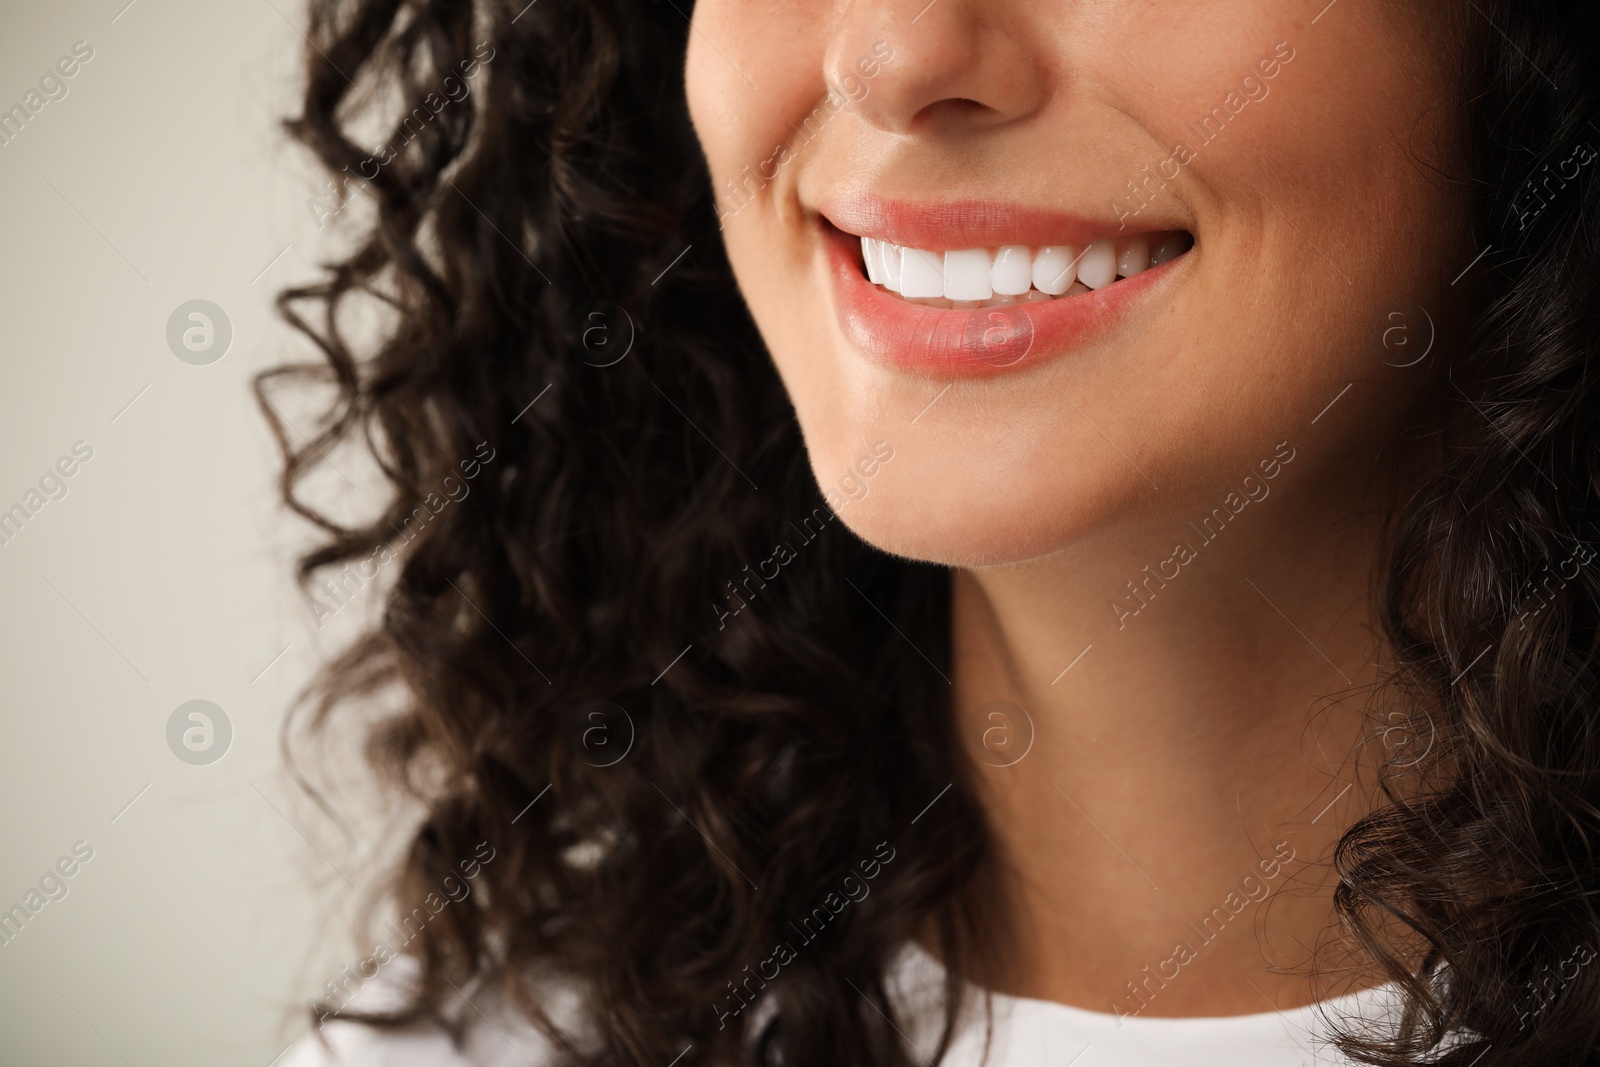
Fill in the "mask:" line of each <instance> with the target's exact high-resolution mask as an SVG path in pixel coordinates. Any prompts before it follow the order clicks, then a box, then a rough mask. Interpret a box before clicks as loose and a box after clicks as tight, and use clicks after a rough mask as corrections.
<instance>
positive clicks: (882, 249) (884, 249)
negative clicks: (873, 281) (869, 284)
mask: <svg viewBox="0 0 1600 1067" xmlns="http://www.w3.org/2000/svg"><path fill="white" fill-rule="evenodd" d="M903 251H904V250H903V249H901V247H900V246H899V245H892V244H890V243H889V242H888V241H882V242H880V243H879V246H878V253H879V254H880V255H882V256H883V285H884V288H886V289H893V290H894V291H895V292H897V293H898V292H899V291H900V263H901V261H902V259H903V258H904V257H903V255H902V253H903Z"/></svg>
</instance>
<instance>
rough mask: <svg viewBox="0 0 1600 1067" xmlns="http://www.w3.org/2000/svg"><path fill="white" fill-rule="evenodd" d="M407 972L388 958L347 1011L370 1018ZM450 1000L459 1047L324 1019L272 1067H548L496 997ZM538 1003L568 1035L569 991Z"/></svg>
mask: <svg viewBox="0 0 1600 1067" xmlns="http://www.w3.org/2000/svg"><path fill="white" fill-rule="evenodd" d="M415 973H416V966H415V961H413V960H410V959H409V958H406V957H402V958H400V959H396V960H395V961H394V962H393V963H392V964H390V965H389V966H388V967H386V968H385V970H384V971H382V972H380V973H379V974H378V976H376V977H375V978H373V979H372V980H370V981H368V982H367V983H366V984H365V985H363V986H362V988H361V989H360V990H359V991H357V992H356V994H355V995H354V996H353V997H351V999H350V1007H352V1008H356V1009H360V1010H367V1011H373V1010H383V1009H385V1008H388V1007H390V1006H392V1005H394V1004H397V1003H398V1002H399V1001H400V999H401V997H402V995H403V994H404V992H405V989H406V983H408V982H410V981H411V980H412V979H413V978H414V976H415ZM467 997H470V998H471V999H470V1000H468V999H467ZM457 999H459V1000H460V1001H461V1003H460V1005H459V1008H460V1011H461V1018H462V1019H463V1020H464V1021H465V1022H466V1024H467V1025H466V1030H465V1034H464V1038H463V1040H462V1043H461V1044H460V1045H459V1046H457V1045H456V1044H454V1043H453V1042H452V1041H451V1039H450V1035H449V1034H447V1033H445V1032H444V1031H443V1030H442V1029H440V1028H437V1027H431V1026H416V1027H411V1028H408V1029H404V1030H388V1029H382V1030H380V1029H377V1028H375V1027H370V1026H367V1025H365V1024H362V1023H358V1022H354V1021H352V1020H349V1019H343V1018H340V1017H338V1016H329V1017H327V1018H326V1019H324V1020H323V1022H322V1025H321V1026H320V1027H317V1028H315V1029H313V1030H312V1031H311V1032H309V1033H307V1034H306V1035H305V1036H303V1037H302V1038H301V1039H300V1040H299V1041H298V1042H296V1043H295V1044H294V1045H292V1046H291V1047H290V1050H289V1052H288V1053H287V1054H286V1055H285V1056H284V1057H283V1058H282V1059H281V1060H278V1061H276V1062H275V1063H274V1065H273V1067H554V1064H555V1063H556V1062H557V1055H556V1049H555V1046H554V1045H553V1044H552V1042H551V1041H550V1038H549V1037H548V1036H546V1035H545V1034H544V1033H543V1032H542V1031H540V1030H539V1029H538V1028H537V1027H536V1026H534V1024H533V1023H532V1022H531V1021H530V1020H528V1019H525V1018H523V1017H521V1016H520V1015H519V1014H518V1013H516V1012H514V1011H513V1010H511V1009H510V1008H509V1006H508V1005H506V1004H505V1003H504V1002H503V1001H502V1000H501V999H500V998H498V997H496V996H495V995H493V994H491V993H489V992H486V991H473V990H469V991H468V992H467V994H466V996H463V997H458V998H457ZM543 999H544V1008H545V1010H546V1011H547V1012H549V1013H550V1015H551V1017H552V1018H553V1019H554V1020H555V1021H556V1022H557V1024H558V1025H560V1026H561V1027H562V1028H563V1030H565V1031H567V1032H569V1033H570V1032H572V1028H573V1026H574V1024H575V1022H576V1021H577V1018H578V1008H579V1000H578V998H577V996H576V994H575V991H573V990H572V989H571V988H569V987H565V986H561V985H554V984H552V985H550V987H549V988H548V990H547V994H546V995H544V996H543Z"/></svg>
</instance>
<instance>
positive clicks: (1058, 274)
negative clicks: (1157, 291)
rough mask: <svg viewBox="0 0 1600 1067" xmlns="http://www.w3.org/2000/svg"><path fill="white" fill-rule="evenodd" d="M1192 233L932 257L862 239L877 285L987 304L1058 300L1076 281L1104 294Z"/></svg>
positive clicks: (1180, 247)
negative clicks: (1027, 298)
mask: <svg viewBox="0 0 1600 1067" xmlns="http://www.w3.org/2000/svg"><path fill="white" fill-rule="evenodd" d="M1187 236H1188V235H1187V234H1184V233H1181V232H1173V233H1167V234H1139V235H1137V236H1134V237H1125V238H1122V239H1121V240H1117V241H1109V240H1108V241H1094V242H1092V243H1090V244H1088V245H1084V246H1081V247H1080V246H1078V245H1045V246H1042V247H1039V248H1030V247H1029V246H1027V245H1004V246H1002V247H1000V248H998V249H993V250H991V249H987V248H964V249H960V250H958V251H949V252H928V251H924V250H923V249H920V248H906V247H903V246H901V245H896V244H890V243H889V242H888V241H880V240H877V239H875V238H872V237H863V238H862V239H861V253H862V256H863V257H864V258H865V259H866V263H867V277H868V278H869V279H870V280H871V281H872V283H873V284H874V285H881V286H883V287H884V288H886V289H890V290H892V291H894V292H896V293H899V294H900V295H901V296H904V297H908V298H911V299H917V298H941V297H942V298H944V299H946V300H988V299H990V298H991V297H994V296H996V295H999V296H1022V295H1024V294H1026V293H1027V292H1028V291H1029V290H1030V289H1036V290H1038V291H1039V292H1040V293H1043V294H1046V295H1049V296H1059V295H1061V294H1062V293H1065V292H1066V291H1067V289H1068V288H1069V287H1070V286H1071V285H1072V283H1073V282H1074V281H1077V282H1081V283H1082V284H1083V285H1084V286H1085V287H1086V288H1089V289H1099V288H1100V287H1101V286H1104V285H1110V284H1111V283H1112V282H1113V281H1115V280H1116V279H1117V278H1118V277H1119V276H1120V277H1124V278H1131V277H1132V276H1133V275H1135V274H1138V273H1139V272H1140V271H1142V270H1144V269H1145V268H1146V267H1153V266H1155V265H1156V264H1158V263H1164V262H1166V261H1167V260H1169V259H1172V258H1173V257H1174V256H1177V255H1180V254H1181V253H1182V252H1183V251H1184V250H1185V248H1186V246H1187V244H1188V240H1187ZM1152 238H1154V239H1155V247H1154V248H1152V247H1151V239H1152ZM1079 291H1080V292H1081V291H1082V290H1079Z"/></svg>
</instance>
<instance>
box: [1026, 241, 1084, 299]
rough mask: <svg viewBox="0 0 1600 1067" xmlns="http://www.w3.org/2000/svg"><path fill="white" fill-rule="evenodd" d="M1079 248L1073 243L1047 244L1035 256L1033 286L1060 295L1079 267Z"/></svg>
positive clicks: (1044, 291) (1042, 291)
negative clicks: (1077, 261) (1077, 260)
mask: <svg viewBox="0 0 1600 1067" xmlns="http://www.w3.org/2000/svg"><path fill="white" fill-rule="evenodd" d="M1077 258H1078V250H1077V249H1076V248H1074V247H1073V246H1072V245H1055V246H1050V245H1046V246H1045V247H1044V248H1041V249H1039V251H1038V252H1036V253H1034V256H1033V287H1034V288H1035V289H1037V290H1039V291H1040V292H1041V293H1049V294H1050V295H1051V296H1060V295H1061V294H1062V293H1064V292H1066V291H1067V286H1069V285H1071V284H1072V279H1073V277H1074V276H1075V273H1076V271H1077V269H1078V267H1077V263H1076V262H1075V260H1076V259H1077Z"/></svg>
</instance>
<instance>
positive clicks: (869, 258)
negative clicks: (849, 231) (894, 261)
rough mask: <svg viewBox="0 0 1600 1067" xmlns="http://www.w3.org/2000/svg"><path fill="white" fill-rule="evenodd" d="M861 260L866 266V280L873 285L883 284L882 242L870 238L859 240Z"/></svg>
mask: <svg viewBox="0 0 1600 1067" xmlns="http://www.w3.org/2000/svg"><path fill="white" fill-rule="evenodd" d="M861 258H862V259H863V260H864V261H865V262H866V264H867V280H868V281H870V282H871V283H872V284H873V285H882V284H883V242H882V241H875V240H873V239H872V238H871V237H863V238H862V239H861Z"/></svg>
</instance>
